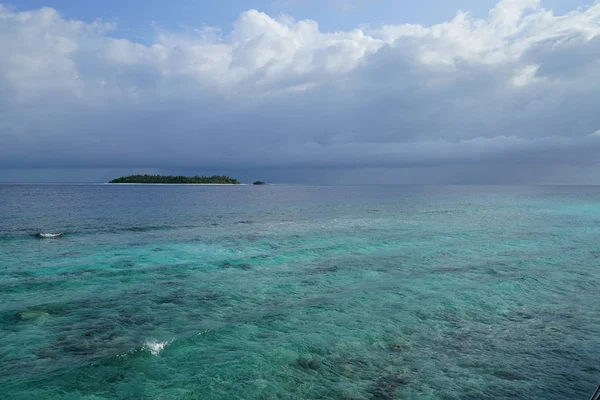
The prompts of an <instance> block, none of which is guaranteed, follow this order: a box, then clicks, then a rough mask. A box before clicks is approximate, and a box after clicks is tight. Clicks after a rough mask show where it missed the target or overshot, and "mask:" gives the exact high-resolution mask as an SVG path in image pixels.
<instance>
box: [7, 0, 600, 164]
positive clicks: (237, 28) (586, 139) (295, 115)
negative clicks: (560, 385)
mask: <svg viewBox="0 0 600 400" xmlns="http://www.w3.org/2000/svg"><path fill="white" fill-rule="evenodd" d="M113 29H114V25H113V24H111V23H103V22H100V21H98V22H94V23H91V24H90V23H84V22H81V21H76V20H67V19H65V18H63V17H62V16H61V14H60V13H59V12H58V11H57V10H54V9H51V8H43V9H39V10H32V11H14V10H12V9H10V8H8V7H6V6H1V5H0V51H1V52H2V57H0V109H1V110H2V112H1V114H0V142H1V143H2V145H1V146H0V168H3V169H15V168H66V169H68V168H144V167H147V168H162V169H169V168H171V169H175V168H176V169H196V170H197V169H201V168H211V169H215V168H223V169H227V170H235V169H244V168H259V169H264V170H269V169H303V168H312V169H319V168H323V169H332V168H333V169H344V168H347V169H353V170H356V169H361V168H363V169H369V168H388V169H398V168H402V169H407V168H408V169H410V168H442V169H447V168H459V169H460V170H461V171H466V170H474V171H480V170H481V169H482V168H489V169H496V170H498V171H501V170H503V169H513V170H514V166H515V165H519V166H521V167H522V168H523V169H527V168H531V169H534V170H536V171H544V170H552V169H556V168H557V167H558V166H565V168H568V169H569V171H571V173H573V174H577V170H578V168H582V169H586V168H587V169H589V168H592V169H593V168H595V166H596V165H598V163H599V161H600V160H598V154H600V114H598V112H597V110H598V109H599V107H600V35H599V34H600V3H594V4H591V5H590V6H588V7H586V8H578V9H574V10H572V11H570V12H568V13H566V14H564V15H554V13H553V12H552V11H551V10H548V9H545V8H544V7H543V6H542V4H541V3H540V1H539V0H501V1H499V2H498V3H497V5H496V6H495V8H493V9H492V10H490V12H489V15H488V17H487V18H486V19H475V18H473V17H471V16H470V15H469V14H468V13H465V12H459V13H458V14H457V15H456V17H455V18H454V19H452V20H451V21H447V22H443V23H440V24H438V25H433V26H421V25H406V24H404V25H388V26H381V27H379V28H376V29H366V28H364V29H363V28H357V29H355V30H352V31H339V32H322V31H320V29H319V26H318V24H317V22H315V21H312V20H302V21H295V20H294V19H293V18H292V17H290V16H285V15H282V16H279V17H277V18H274V17H272V16H269V15H266V14H264V13H261V12H259V11H256V10H249V11H247V12H244V13H243V14H242V15H241V16H240V17H239V19H238V20H237V21H236V22H235V24H234V29H233V31H232V33H231V34H230V35H223V34H222V33H221V31H220V30H219V29H218V28H203V29H201V30H198V31H197V32H196V34H194V35H183V34H175V33H170V32H161V33H160V34H158V35H157V37H156V38H155V40H154V42H153V43H152V44H149V45H147V44H141V43H135V42H132V41H130V40H126V39H120V38H115V37H113V36H111V31H112V30H113ZM599 172H600V170H599Z"/></svg>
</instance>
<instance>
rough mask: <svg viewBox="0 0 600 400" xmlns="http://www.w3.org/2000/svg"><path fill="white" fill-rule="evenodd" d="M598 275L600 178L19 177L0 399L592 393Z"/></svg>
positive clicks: (9, 214) (8, 245)
mask: <svg viewBox="0 0 600 400" xmlns="http://www.w3.org/2000/svg"><path fill="white" fill-rule="evenodd" d="M39 233H64V235H63V236H62V237H60V238H55V239H41V238H39V237H37V236H36V235H37V234H39ZM599 277H600V187H575V186H573V187H547V186H546V187H541V186H540V187H500V186H488V187H486V186H440V187H435V186H277V185H273V186H231V187H228V186H170V185H159V186H146V185H8V184H3V185H0V398H1V399H89V400H100V399H227V400H230V399H347V400H349V399H545V400H548V399H587V398H589V396H591V395H592V393H593V392H594V390H595V389H596V387H597V385H598V384H600V363H599V361H598V360H600V292H599V288H600V278H599Z"/></svg>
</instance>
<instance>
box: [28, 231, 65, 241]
mask: <svg viewBox="0 0 600 400" xmlns="http://www.w3.org/2000/svg"><path fill="white" fill-rule="evenodd" d="M63 235H64V233H43V232H40V233H38V234H37V235H35V236H37V237H39V238H41V239H57V238H60V237H63Z"/></svg>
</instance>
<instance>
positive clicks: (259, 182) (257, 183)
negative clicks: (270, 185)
mask: <svg viewBox="0 0 600 400" xmlns="http://www.w3.org/2000/svg"><path fill="white" fill-rule="evenodd" d="M253 185H266V183H265V182H263V181H256V182H254V183H253Z"/></svg>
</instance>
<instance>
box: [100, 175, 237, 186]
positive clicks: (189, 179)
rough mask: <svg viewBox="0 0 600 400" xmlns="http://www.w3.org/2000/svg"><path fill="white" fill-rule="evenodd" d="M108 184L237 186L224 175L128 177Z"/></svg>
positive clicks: (234, 180)
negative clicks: (211, 184)
mask: <svg viewBox="0 0 600 400" xmlns="http://www.w3.org/2000/svg"><path fill="white" fill-rule="evenodd" d="M109 183H172V184H210V183H213V184H215V183H217V184H226V185H239V184H240V182H239V181H238V180H237V179H234V178H230V177H228V176H225V175H213V176H182V175H177V176H171V175H129V176H122V177H120V178H117V179H113V180H112V181H110V182H109Z"/></svg>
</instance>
